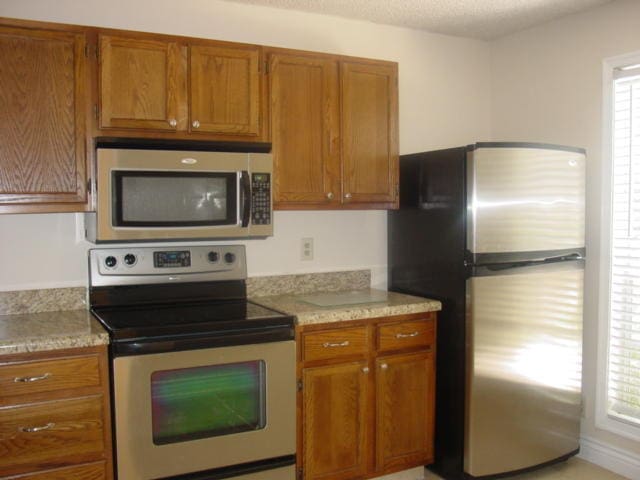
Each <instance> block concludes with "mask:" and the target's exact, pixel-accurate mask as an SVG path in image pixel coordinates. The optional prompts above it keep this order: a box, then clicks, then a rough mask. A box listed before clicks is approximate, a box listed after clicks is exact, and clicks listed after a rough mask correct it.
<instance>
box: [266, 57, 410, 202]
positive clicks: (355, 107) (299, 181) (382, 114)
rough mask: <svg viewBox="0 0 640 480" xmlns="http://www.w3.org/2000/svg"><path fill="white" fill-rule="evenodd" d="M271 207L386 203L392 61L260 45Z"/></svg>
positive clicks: (394, 141) (394, 128)
mask: <svg viewBox="0 0 640 480" xmlns="http://www.w3.org/2000/svg"><path fill="white" fill-rule="evenodd" d="M267 56H268V62H269V95H270V112H271V129H272V142H273V155H274V171H275V172H276V175H275V177H276V184H275V191H274V207H275V208H277V209H354V208H360V209H363V208H394V207H396V206H397V200H398V197H397V184H398V90H397V81H398V75H397V64H395V63H391V62H381V61H380V62H378V61H374V60H356V59H350V58H348V57H340V56H335V55H324V54H314V53H312V52H300V51H293V50H284V49H269V50H267Z"/></svg>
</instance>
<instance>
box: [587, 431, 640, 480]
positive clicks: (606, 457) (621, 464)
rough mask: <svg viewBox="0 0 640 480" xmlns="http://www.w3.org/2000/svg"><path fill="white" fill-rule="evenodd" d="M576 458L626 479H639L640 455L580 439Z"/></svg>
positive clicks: (590, 439)
mask: <svg viewBox="0 0 640 480" xmlns="http://www.w3.org/2000/svg"><path fill="white" fill-rule="evenodd" d="M578 457H580V458H582V459H584V460H586V461H588V462H591V463H595V464H596V465H599V466H601V467H602V468H606V469H607V470H611V471H612V472H615V473H617V474H619V475H623V476H625V477H627V478H640V455H637V454H635V453H633V452H630V451H628V450H623V449H621V448H617V447H612V446H611V445H607V444H606V443H602V442H600V441H599V440H595V439H593V438H589V437H581V438H580V453H579V454H578Z"/></svg>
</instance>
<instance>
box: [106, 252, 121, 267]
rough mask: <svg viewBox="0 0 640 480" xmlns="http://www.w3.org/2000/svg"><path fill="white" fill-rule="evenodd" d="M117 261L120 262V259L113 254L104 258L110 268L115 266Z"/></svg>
mask: <svg viewBox="0 0 640 480" xmlns="http://www.w3.org/2000/svg"><path fill="white" fill-rule="evenodd" d="M116 263H118V260H116V257H113V256H111V255H109V256H108V257H107V258H105V259H104V264H105V265H106V266H107V267H109V268H113V267H115V266H116Z"/></svg>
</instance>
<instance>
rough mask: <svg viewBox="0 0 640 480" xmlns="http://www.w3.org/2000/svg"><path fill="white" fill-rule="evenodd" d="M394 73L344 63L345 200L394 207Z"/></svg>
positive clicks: (385, 68)
mask: <svg viewBox="0 0 640 480" xmlns="http://www.w3.org/2000/svg"><path fill="white" fill-rule="evenodd" d="M397 78H398V77H397V69H396V68H394V67H392V66H389V65H376V64H371V63H358V62H343V63H342V64H341V91H342V110H341V118H342V163H343V190H344V194H343V197H344V200H345V201H346V202H352V203H367V202H370V203H389V204H391V203H394V202H396V201H397V190H396V188H397V187H396V186H397V175H398V138H397V135H398V85H397V81H398V80H397Z"/></svg>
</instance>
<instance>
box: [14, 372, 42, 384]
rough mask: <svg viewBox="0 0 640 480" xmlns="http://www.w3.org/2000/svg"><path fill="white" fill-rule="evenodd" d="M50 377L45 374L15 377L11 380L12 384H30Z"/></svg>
mask: <svg viewBox="0 0 640 480" xmlns="http://www.w3.org/2000/svg"><path fill="white" fill-rule="evenodd" d="M50 376H51V374H50V373H45V374H44V375H38V376H35V377H15V378H14V379H13V382H14V383H31V382H39V381H40V380H46V379H47V378H49V377H50Z"/></svg>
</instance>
